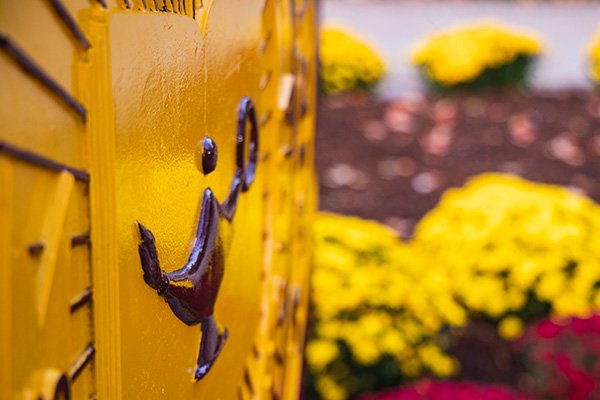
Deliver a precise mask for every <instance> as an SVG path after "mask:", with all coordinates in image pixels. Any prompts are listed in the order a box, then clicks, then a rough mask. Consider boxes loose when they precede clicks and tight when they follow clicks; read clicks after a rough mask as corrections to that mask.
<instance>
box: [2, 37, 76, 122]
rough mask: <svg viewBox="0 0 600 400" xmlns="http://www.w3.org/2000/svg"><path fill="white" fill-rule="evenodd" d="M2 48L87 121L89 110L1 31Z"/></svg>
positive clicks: (26, 71) (24, 69)
mask: <svg viewBox="0 0 600 400" xmlns="http://www.w3.org/2000/svg"><path fill="white" fill-rule="evenodd" d="M0 50H2V51H4V53H6V55H7V56H8V57H10V58H11V59H12V60H13V61H14V62H15V63H16V64H17V65H18V66H19V67H20V68H21V69H22V70H23V71H24V72H25V73H27V74H28V75H29V76H31V77H32V78H33V79H35V80H36V81H38V82H39V83H41V84H42V85H43V86H45V87H46V88H47V89H48V90H50V91H51V92H52V93H54V94H55V95H56V96H58V98H59V99H61V100H62V101H63V102H64V103H65V104H66V105H67V106H68V107H70V108H71V109H72V110H73V111H75V112H76V113H77V114H78V115H79V117H80V118H81V120H82V121H83V122H85V120H86V116H87V110H86V109H85V107H84V106H83V104H81V103H80V102H78V101H77V100H75V98H74V97H73V96H72V95H71V94H70V93H69V92H67V91H66V90H65V88H63V87H62V86H60V85H59V84H58V82H56V81H55V80H54V79H53V78H51V77H50V75H48V74H47V73H46V72H45V71H44V70H43V69H42V68H41V67H39V66H38V65H37V64H36V63H35V62H33V60H32V59H31V58H30V57H29V56H28V55H27V54H26V53H25V52H24V51H23V50H21V49H20V48H19V47H18V46H17V45H16V44H15V43H13V41H12V40H11V39H10V38H9V37H8V36H7V35H5V34H4V33H2V32H0Z"/></svg>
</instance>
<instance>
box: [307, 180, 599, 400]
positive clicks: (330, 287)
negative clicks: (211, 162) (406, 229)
mask: <svg viewBox="0 0 600 400" xmlns="http://www.w3.org/2000/svg"><path fill="white" fill-rule="evenodd" d="M598 238H600V207H598V206H597V205H596V204H595V203H593V202H592V201H591V200H589V199H588V198H586V197H584V196H581V195H578V194H575V193H572V192H570V191H568V190H567V189H565V188H562V187H559V186H552V185H544V184H538V183H532V182H527V181H525V180H522V179H520V178H517V177H513V176H508V175H500V174H484V175H481V176H479V177H476V178H474V179H472V180H471V181H469V182H468V183H467V185H465V186H464V187H463V188H459V189H452V190H449V191H448V192H446V193H445V194H444V196H443V197H442V200H441V201H440V203H439V205H438V206H437V207H436V208H435V209H434V210H432V211H431V212H430V213H429V214H428V215H426V216H425V218H424V219H423V220H422V221H421V222H420V223H419V225H418V226H417V229H416V232H415V236H414V238H413V240H412V241H411V242H410V243H401V242H399V241H398V240H397V239H396V236H395V234H394V232H392V231H391V230H389V229H387V228H385V227H384V226H382V225H379V224H377V223H375V222H370V221H364V220H360V219H358V218H353V217H342V216H337V215H333V214H321V215H320V216H319V218H318V219H317V221H316V224H315V241H316V243H315V258H316V259H315V269H314V272H313V277H312V289H313V302H314V314H313V318H314V334H313V338H312V339H311V341H310V342H309V344H308V347H307V353H306V355H307V360H308V364H309V367H310V370H311V372H312V373H313V375H314V376H315V387H316V390H317V392H318V393H319V395H320V397H321V398H323V399H328V400H336V399H345V398H348V397H349V396H352V395H353V394H355V393H358V392H359V391H361V390H372V389H373V387H364V386H361V385H363V384H362V383H361V382H362V381H357V376H358V379H363V378H364V377H365V376H366V373H365V371H366V369H365V368H375V369H377V368H378V367H381V366H383V365H384V364H385V362H386V360H387V361H389V360H391V361H392V362H393V363H394V365H396V366H397V368H398V374H401V375H403V376H405V377H415V376H417V375H419V374H420V373H422V372H423V371H430V372H432V373H434V374H436V375H440V376H447V375H451V374H453V373H454V372H455V370H456V368H457V363H456V361H455V360H453V359H452V358H451V357H449V356H448V355H447V354H445V352H444V349H445V348H446V345H447V344H448V343H449V340H450V339H451V335H452V334H453V333H454V332H455V330H454V329H452V328H453V327H459V326H464V325H465V324H466V323H467V322H468V318H470V317H472V316H482V315H483V316H486V317H488V318H489V319H491V320H494V321H496V322H498V332H499V334H500V335H501V336H503V337H504V338H506V339H509V340H510V339H515V338H517V337H519V336H520V335H521V332H522V330H523V326H524V324H525V323H526V322H528V321H530V320H531V319H532V318H537V317H542V316H547V315H548V314H550V315H555V316H559V317H560V316H571V315H585V314H587V313H589V312H591V311H593V310H597V309H598V308H600V239H598ZM386 365H387V366H386V367H385V368H383V367H381V368H380V369H381V370H386V368H388V367H389V364H386ZM361 368H363V369H361ZM388 369H389V368H388ZM397 378H398V379H399V378H400V376H398V377H397ZM370 379H371V378H370Z"/></svg>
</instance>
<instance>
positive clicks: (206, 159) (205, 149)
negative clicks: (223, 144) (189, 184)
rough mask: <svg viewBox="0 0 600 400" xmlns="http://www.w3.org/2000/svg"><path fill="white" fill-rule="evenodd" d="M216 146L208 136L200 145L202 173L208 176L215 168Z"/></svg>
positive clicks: (216, 158)
mask: <svg viewBox="0 0 600 400" xmlns="http://www.w3.org/2000/svg"><path fill="white" fill-rule="evenodd" d="M217 160H218V154H217V144H216V143H215V141H214V140H212V138H210V137H209V136H205V137H204V141H203V143H202V173H203V174H204V175H208V174H210V173H211V172H213V171H214V170H215V168H217Z"/></svg>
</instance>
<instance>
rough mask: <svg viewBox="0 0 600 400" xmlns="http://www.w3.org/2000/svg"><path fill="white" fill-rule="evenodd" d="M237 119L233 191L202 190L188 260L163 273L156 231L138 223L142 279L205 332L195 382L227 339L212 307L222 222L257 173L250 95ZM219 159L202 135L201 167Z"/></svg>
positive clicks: (221, 268)
mask: <svg viewBox="0 0 600 400" xmlns="http://www.w3.org/2000/svg"><path fill="white" fill-rule="evenodd" d="M237 121H238V123H237V132H236V144H237V146H236V167H237V168H236V171H235V174H234V176H233V179H232V182H231V187H230V190H229V195H228V196H227V198H226V199H225V200H224V201H223V202H222V203H220V202H219V201H218V200H217V198H216V197H215V195H214V193H213V192H212V190H211V189H210V188H206V189H205V190H204V195H203V198H202V203H201V209H200V217H199V221H198V228H197V230H196V236H195V238H196V239H195V240H196V241H195V243H194V246H193V249H192V251H191V253H190V256H189V258H188V261H187V263H186V264H185V265H184V266H183V267H181V268H180V269H178V270H175V271H172V272H164V271H163V270H162V268H161V266H160V263H159V258H158V253H157V250H156V239H155V238H154V235H153V234H152V232H151V231H150V230H149V229H148V228H146V227H145V226H144V225H142V224H141V223H140V222H138V223H137V226H138V229H139V232H140V236H141V239H142V241H141V243H140V244H139V247H138V250H139V254H140V260H141V263H142V270H143V273H144V281H145V282H146V283H147V284H148V286H150V287H151V288H153V289H154V290H156V292H157V293H158V295H159V296H161V297H163V298H164V299H165V301H166V302H167V303H168V304H169V306H170V308H171V310H172V311H173V313H174V314H175V315H176V316H177V318H179V319H180V320H181V321H183V322H184V323H185V324H187V325H189V326H192V325H196V324H200V326H201V332H202V337H201V339H200V349H199V351H198V361H197V363H196V368H195V371H194V379H195V380H196V381H198V380H200V379H202V378H203V377H204V376H206V374H207V373H208V372H209V371H210V369H211V368H212V366H213V365H214V363H215V361H216V360H217V357H218V356H219V354H220V353H221V350H222V349H223V346H224V345H225V342H226V341H227V335H228V331H227V328H224V329H223V330H222V331H220V330H219V328H218V326H217V323H216V321H215V317H214V307H215V303H216V301H217V297H218V294H219V288H220V286H221V282H222V280H223V275H224V273H225V258H226V254H225V253H226V248H225V246H224V244H223V238H222V235H221V233H222V232H221V226H222V224H224V223H231V221H232V220H233V218H234V216H235V211H236V207H237V203H238V198H239V195H240V194H241V193H243V192H246V191H247V190H248V189H249V188H250V185H251V184H252V182H253V181H254V175H255V172H256V164H257V159H258V157H257V155H258V125H257V122H256V112H255V109H254V105H253V103H252V100H251V99H250V98H248V97H244V98H242V100H241V102H240V105H239V109H238V120H237ZM247 122H250V126H251V128H250V143H249V149H248V164H247V165H244V149H245V144H246V125H247ZM216 160H217V147H216V144H215V143H214V142H213V141H212V139H210V138H208V137H207V138H205V139H204V146H203V153H202V169H203V172H204V173H205V174H208V173H210V172H212V170H214V168H215V167H216Z"/></svg>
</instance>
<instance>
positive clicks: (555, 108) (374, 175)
mask: <svg viewBox="0 0 600 400" xmlns="http://www.w3.org/2000/svg"><path fill="white" fill-rule="evenodd" d="M317 120H318V122H317V165H316V167H317V170H318V174H319V179H320V208H321V209H323V210H328V211H334V212H338V213H344V214H351V215H357V216H360V217H363V218H368V219H374V220H378V221H380V222H383V223H385V224H387V225H389V226H391V227H392V228H394V229H396V230H397V231H398V233H399V235H400V236H401V237H403V238H409V237H410V236H411V235H412V232H413V229H414V226H415V224H416V223H417V222H418V221H419V220H420V219H421V218H422V217H423V216H424V215H425V214H426V213H427V212H428V211H429V210H430V209H431V208H432V207H434V206H435V205H436V204H437V202H438V201H439V199H440V196H441V195H442V193H443V192H444V191H445V190H446V189H447V188H450V187H457V186H461V185H463V184H464V183H465V181H466V180H468V179H469V177H472V176H474V175H477V174H481V173H483V172H488V171H497V172H505V173H512V174H517V175H520V176H522V177H524V178H526V179H529V180H533V181H538V182H545V183H553V184H560V185H565V186H568V187H569V188H571V189H572V190H575V191H577V192H580V193H584V194H586V195H588V196H590V197H592V198H593V199H594V200H596V201H597V202H600V95H599V94H598V93H594V92H552V93H524V92H518V91H506V92H492V93H481V94H477V95H457V96H453V97H449V98H440V97H433V96H430V97H423V98H417V99H411V100H401V101H393V102H381V101H378V100H375V99H373V98H371V97H369V96H367V95H344V96H337V97H326V98H322V99H321V101H320V106H319V110H318V118H317Z"/></svg>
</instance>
